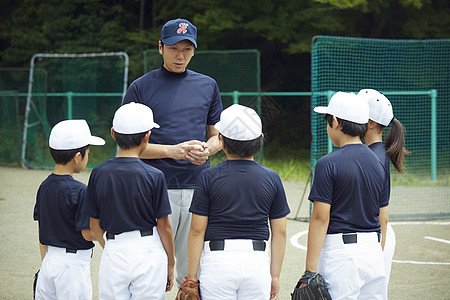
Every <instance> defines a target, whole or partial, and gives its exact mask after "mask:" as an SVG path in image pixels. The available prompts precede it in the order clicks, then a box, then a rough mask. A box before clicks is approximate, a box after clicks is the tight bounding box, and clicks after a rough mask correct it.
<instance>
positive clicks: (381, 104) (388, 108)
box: [358, 89, 394, 126]
mask: <svg viewBox="0 0 450 300" xmlns="http://www.w3.org/2000/svg"><path fill="white" fill-rule="evenodd" d="M358 95H359V96H361V97H362V98H364V99H365V100H366V101H367V103H368V104H369V119H371V120H372V121H375V122H377V123H379V124H381V125H383V126H388V125H389V123H391V121H392V119H393V118H394V112H393V111H392V105H391V102H390V101H389V99H388V98H386V96H385V95H383V94H382V93H380V92H379V91H377V90H373V89H362V90H360V91H359V93H358Z"/></svg>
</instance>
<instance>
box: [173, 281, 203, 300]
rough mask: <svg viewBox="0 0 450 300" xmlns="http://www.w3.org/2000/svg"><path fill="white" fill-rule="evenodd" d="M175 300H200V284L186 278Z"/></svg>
mask: <svg viewBox="0 0 450 300" xmlns="http://www.w3.org/2000/svg"><path fill="white" fill-rule="evenodd" d="M175 300H200V282H199V281H198V280H197V281H194V280H192V279H189V278H187V277H186V276H185V277H184V278H183V282H182V283H181V285H180V289H179V290H178V293H177V297H176V298H175Z"/></svg>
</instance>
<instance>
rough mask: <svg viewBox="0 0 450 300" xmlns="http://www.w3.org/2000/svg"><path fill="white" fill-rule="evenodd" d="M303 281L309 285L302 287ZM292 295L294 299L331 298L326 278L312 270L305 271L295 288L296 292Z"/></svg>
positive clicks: (321, 299)
mask: <svg viewBox="0 0 450 300" xmlns="http://www.w3.org/2000/svg"><path fill="white" fill-rule="evenodd" d="M302 283H306V284H308V285H307V286H305V287H302V288H300V285H301V284H302ZM291 297H292V300H306V299H313V300H319V299H320V300H331V296H330V293H329V292H328V288H327V283H326V282H325V278H323V276H322V275H320V274H319V273H313V272H310V271H305V273H303V275H302V277H301V278H300V280H299V281H298V282H297V285H296V286H295V288H294V292H293V293H291Z"/></svg>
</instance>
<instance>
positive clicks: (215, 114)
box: [207, 80, 223, 125]
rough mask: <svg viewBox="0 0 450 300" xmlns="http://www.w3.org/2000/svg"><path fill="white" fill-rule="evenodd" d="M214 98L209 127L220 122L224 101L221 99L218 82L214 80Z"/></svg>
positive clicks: (210, 109)
mask: <svg viewBox="0 0 450 300" xmlns="http://www.w3.org/2000/svg"><path fill="white" fill-rule="evenodd" d="M213 83H214V84H213V96H212V99H211V106H210V108H209V112H208V119H207V123H208V125H214V124H216V123H217V122H219V120H220V114H221V113H222V110H223V106H222V99H221V97H220V92H219V87H218V86H217V83H216V81H214V80H213Z"/></svg>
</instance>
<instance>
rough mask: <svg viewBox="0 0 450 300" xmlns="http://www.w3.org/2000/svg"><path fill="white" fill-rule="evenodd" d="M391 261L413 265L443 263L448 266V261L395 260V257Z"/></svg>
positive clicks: (449, 264)
mask: <svg viewBox="0 0 450 300" xmlns="http://www.w3.org/2000/svg"><path fill="white" fill-rule="evenodd" d="M392 262H395V263H400V264H413V265H445V266H450V263H446V262H431V261H413V260H396V259H393V260H392Z"/></svg>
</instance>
